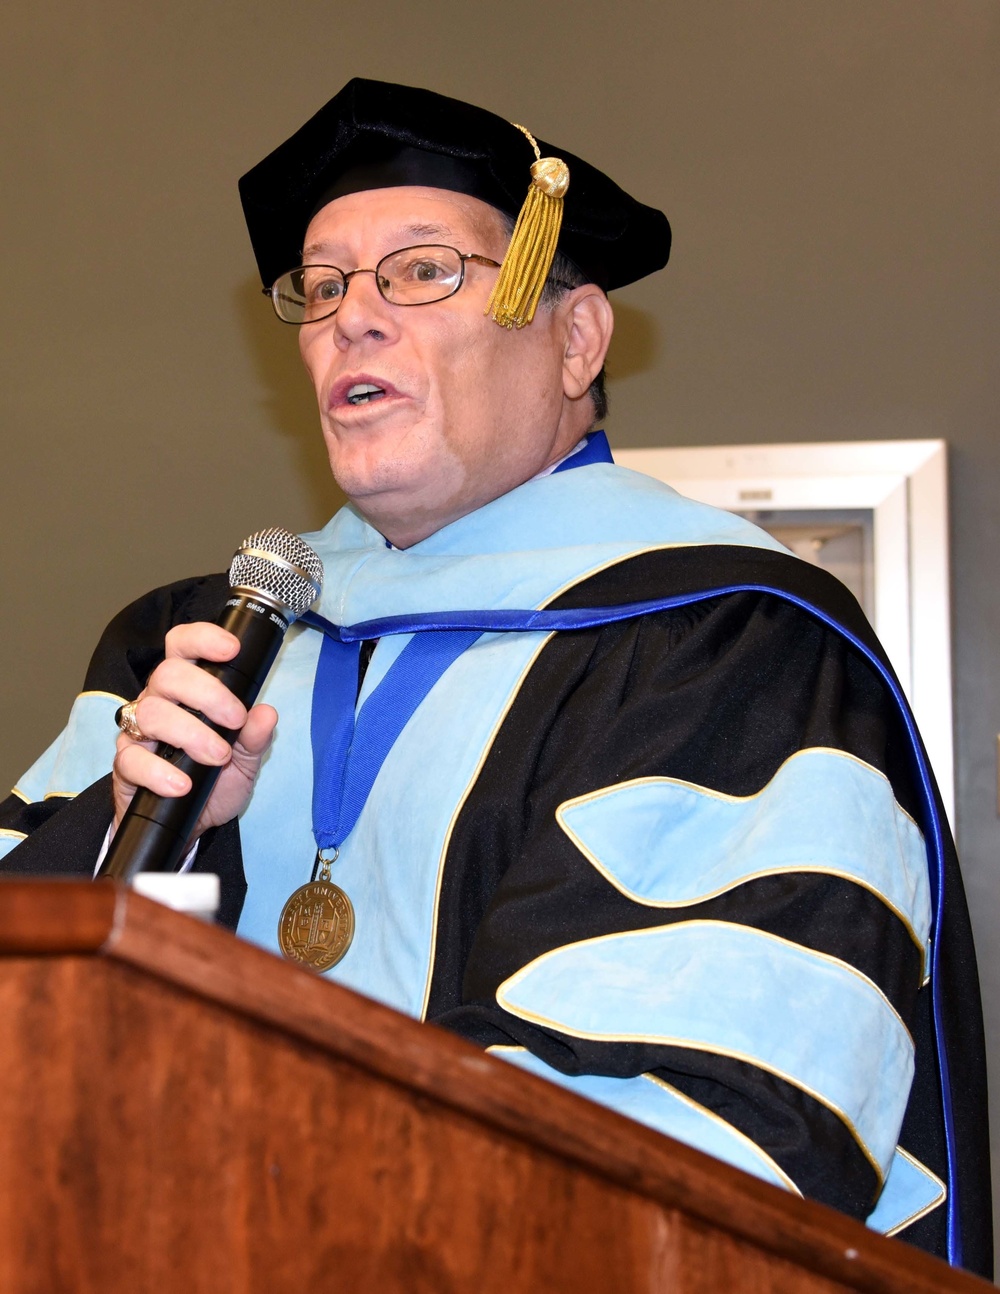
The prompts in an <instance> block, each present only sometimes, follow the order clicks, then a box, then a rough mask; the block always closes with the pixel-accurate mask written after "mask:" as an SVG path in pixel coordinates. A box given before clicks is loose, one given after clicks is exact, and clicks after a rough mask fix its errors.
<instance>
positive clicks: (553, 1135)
mask: <svg viewBox="0 0 1000 1294" xmlns="http://www.w3.org/2000/svg"><path fill="white" fill-rule="evenodd" d="M0 1012H2V1014H0V1019H2V1045H0V1290H3V1291H4V1292H5V1294H28V1292H29V1291H30V1292H31V1294H36V1292H37V1294H89V1292H90V1291H94V1292H95V1294H96V1292H97V1291H102V1292H110V1294H116V1292H117V1291H128V1292H129V1294H142V1292H145V1291H157V1292H158V1294H172V1292H173V1291H180V1292H181V1294H197V1292H198V1291H213V1294H228V1292H229V1291H232V1292H233V1294H237V1292H239V1294H244V1292H245V1291H260V1292H261V1294H282V1292H283V1291H286V1290H288V1291H297V1292H298V1291H308V1292H309V1294H318V1292H320V1291H322V1292H323V1294H326V1292H327V1291H352V1292H353V1291H358V1292H359V1294H360V1292H367V1291H379V1294H381V1292H382V1291H405V1292H406V1294H423V1292H424V1291H427V1292H428V1294H430V1292H432V1291H433V1294H450V1292H452V1291H456V1292H457V1291H463V1292H464V1291H476V1292H477V1294H492V1292H493V1291H497V1294H500V1292H502V1294H521V1292H522V1291H524V1292H527V1291H531V1292H532V1294H540V1292H542V1291H545V1292H546V1294H548V1292H549V1291H573V1292H574V1294H580V1292H585V1294H603V1292H604V1291H607V1292H608V1294H612V1292H613V1294H632V1292H633V1291H635V1292H638V1291H643V1292H644V1294H645V1292H647V1291H648V1292H650V1294H652V1292H653V1291H663V1292H664V1294H666V1292H668V1291H669V1292H670V1294H675V1292H676V1294H689V1292H693V1291H698V1292H705V1294H719V1291H743V1290H747V1291H755V1292H759V1294H764V1291H768V1292H776V1294H784V1292H786V1291H810V1292H811V1291H816V1292H817V1294H819V1292H820V1291H822V1292H823V1294H831V1292H832V1291H835V1290H845V1289H847V1290H867V1291H879V1292H880V1294H916V1292H923V1291H926V1292H927V1294H931V1291H935V1292H940V1291H956V1292H958V1291H969V1294H972V1292H973V1291H975V1290H987V1289H990V1288H992V1287H990V1286H988V1285H987V1284H986V1283H985V1282H982V1281H980V1280H978V1279H976V1278H974V1277H971V1276H968V1275H965V1274H963V1273H959V1272H955V1271H952V1270H950V1269H949V1268H947V1267H946V1266H945V1265H944V1264H943V1263H940V1262H937V1261H936V1260H934V1259H931V1258H928V1257H926V1256H924V1255H922V1254H920V1253H918V1252H917V1251H916V1250H914V1249H912V1248H910V1247H909V1246H908V1245H905V1244H903V1243H902V1242H900V1241H893V1240H884V1239H882V1238H880V1237H878V1236H875V1235H873V1234H872V1233H871V1232H869V1231H868V1230H867V1229H866V1228H865V1227H863V1226H861V1225H860V1224H858V1223H855V1222H852V1221H851V1220H850V1219H848V1218H846V1217H843V1216H841V1215H840V1214H838V1213H835V1212H833V1211H832V1210H829V1209H826V1208H824V1207H822V1206H821V1205H818V1204H813V1203H809V1202H806V1201H803V1200H800V1199H796V1198H792V1197H790V1196H788V1195H786V1194H784V1193H783V1192H781V1191H779V1190H777V1189H775V1188H773V1187H771V1186H768V1185H766V1184H764V1183H762V1182H758V1181H756V1180H755V1179H753V1178H751V1177H748V1176H746V1175H744V1174H743V1173H740V1172H738V1171H736V1170H735V1169H732V1168H729V1167H727V1166H726V1165H724V1164H721V1163H718V1162H716V1161H715V1160H713V1159H710V1158H708V1157H706V1156H705V1155H702V1154H700V1153H698V1152H697V1151H694V1150H691V1149H689V1148H688V1147H686V1146H683V1145H680V1144H679V1143H677V1142H674V1141H671V1140H668V1139H667V1138H665V1137H662V1136H660V1135H659V1134H657V1133H655V1132H652V1131H650V1130H648V1129H646V1128H643V1127H641V1126H639V1125H638V1124H635V1123H632V1122H631V1121H630V1120H627V1119H624V1118H622V1117H620V1116H619V1115H617V1114H613V1113H612V1112H611V1111H609V1110H606V1109H603V1108H602V1107H600V1106H597V1105H593V1104H591V1103H590V1102H588V1101H583V1100H581V1099H579V1098H577V1097H575V1096H573V1095H571V1094H569V1093H567V1092H565V1091H563V1090H561V1089H559V1088H557V1087H555V1086H554V1085H552V1084H549V1083H546V1082H544V1081H543V1080H541V1079H536V1078H534V1077H532V1076H531V1075H528V1074H525V1073H522V1072H521V1071H519V1070H517V1069H515V1068H514V1067H513V1066H508V1065H507V1064H505V1063H504V1062H503V1061H500V1060H496V1059H494V1058H492V1057H489V1056H486V1055H484V1054H483V1053H481V1052H479V1051H477V1050H476V1049H475V1048H473V1047H471V1046H469V1045H467V1044H466V1043H465V1042H463V1041H462V1040H461V1039H459V1038H456V1037H452V1036H451V1035H450V1034H448V1033H446V1032H444V1031H443V1030H439V1029H435V1028H433V1027H432V1026H428V1025H421V1024H418V1023H417V1022H415V1021H413V1020H410V1019H407V1018H405V1017H403V1016H401V1015H399V1014H397V1013H396V1012H394V1011H391V1010H389V1009H388V1008H386V1007H382V1006H379V1005H377V1004H375V1003H373V1002H370V1001H368V1000H367V999H365V998H362V997H359V996H358V995H357V994H354V993H351V992H348V991H347V990H345V989H342V988H339V987H337V986H336V985H334V984H330V983H327V982H325V981H323V980H322V979H318V978H316V977H314V976H313V975H312V974H311V973H309V972H308V971H303V970H299V969H298V968H296V967H294V966H291V965H286V964H285V963H283V962H281V961H280V960H278V959H277V958H275V957H272V956H270V955H269V954H267V953H265V952H263V951H261V950H260V949H258V948H255V947H252V946H251V945H249V944H246V943H243V942H241V941H239V940H237V939H235V938H234V937H233V936H231V935H230V934H228V933H227V932H225V931H222V930H219V929H216V928H213V927H210V926H206V925H202V924H201V923H199V922H197V921H195V920H193V919H191V918H188V917H183V916H178V915H176V914H175V913H173V912H170V911H168V910H167V909H165V908H162V907H160V906H159V905H157V904H155V903H152V902H150V901H148V900H145V899H142V898H139V897H138V896H136V895H134V894H131V893H130V892H129V891H127V890H125V889H122V888H120V887H116V886H113V885H111V884H110V883H104V882H101V883H98V884H86V883H80V882H71V881H66V882H61V881H33V882H32V881H28V882H25V881H13V880H12V881H5V882H3V884H2V886H0Z"/></svg>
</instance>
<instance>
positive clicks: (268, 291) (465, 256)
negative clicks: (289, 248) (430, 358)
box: [261, 243, 500, 328]
mask: <svg viewBox="0 0 1000 1294" xmlns="http://www.w3.org/2000/svg"><path fill="white" fill-rule="evenodd" d="M433 247H440V248H442V249H443V250H445V251H449V252H454V253H455V255H456V256H457V257H458V259H459V261H460V263H461V272H460V274H459V276H458V282H457V283H456V284H455V286H454V287H453V288H452V289H451V291H450V292H446V293H445V295H444V296H442V297H434V298H433V299H432V300H430V301H392V300H390V299H389V297H387V296H386V295H385V292H384V290H383V288H382V283H381V281H380V275H379V270H380V269H381V268H382V266H383V265H384V264H385V263H386V261H391V260H392V258H393V257H394V256H398V255H399V254H400V252H416V251H421V250H422V249H424V248H427V249H428V250H429V249H430V248H433ZM466 261H475V262H476V263H477V264H478V265H488V266H491V267H492V268H493V269H499V268H500V262H499V261H494V260H491V259H490V257H488V256H482V255H480V254H479V253H478V252H460V251H459V250H458V248H457V247H449V246H448V244H447V243H413V244H411V245H410V246H409V247H397V248H396V249H395V251H392V252H387V253H386V254H385V256H383V257H382V258H381V260H379V261H378V262H377V263H376V265H375V268H374V269H373V270H369V269H356V270H342V269H341V268H340V266H339V265H296V266H295V268H294V269H291V270H286V271H285V273H284V274H279V276H278V277H277V278H276V279H275V280H274V282H273V283H272V284H271V286H270V287H269V288H261V295H262V296H265V297H270V299H271V305H272V306H273V308H274V313H275V314H276V315H277V317H278V319H279V320H280V321H281V322H282V323H286V324H291V326H292V327H293V328H302V327H304V326H305V325H306V324H314V323H322V322H323V321H324V320H325V319H330V318H332V317H333V316H334V315H335V314H336V313H337V311H338V310H339V309H340V307H341V306H342V305H343V303H344V300H345V299H346V297H347V290H348V288H349V287H350V286H351V279H353V278H354V276H355V275H356V274H374V275H375V286H376V287H377V288H378V294H379V296H380V297H381V298H382V300H383V301H384V302H385V303H386V304H387V305H390V306H400V307H401V308H404V309H408V308H410V307H412V306H433V305H437V303H438V302H439V301H447V300H448V298H449V297H453V296H454V295H455V293H456V292H458V290H459V289H460V288H461V286H462V284H463V283H464V282H465V263H466ZM313 269H315V270H336V271H337V273H338V274H339V275H340V277H341V278H342V279H343V280H344V295H343V296H342V297H341V299H340V300H339V301H338V302H337V304H336V305H335V306H334V308H333V309H332V310H330V311H328V312H327V313H326V314H324V315H317V316H316V318H315V319H286V318H285V317H284V315H283V314H282V313H281V311H280V310H279V309H278V303H277V299H276V296H277V289H278V284H279V283H281V281H282V280H283V279H286V278H287V277H288V276H289V275H290V274H294V273H295V272H296V270H313Z"/></svg>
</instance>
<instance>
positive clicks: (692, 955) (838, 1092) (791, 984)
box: [496, 921, 913, 1179]
mask: <svg viewBox="0 0 1000 1294" xmlns="http://www.w3.org/2000/svg"><path fill="white" fill-rule="evenodd" d="M496 996H497V1001H498V1003H499V1004H500V1006H501V1007H503V1008H504V1009H505V1010H507V1011H510V1012H512V1013H513V1014H514V1015H517V1016H520V1017H521V1018H522V1019H525V1020H530V1021H532V1022H533V1023H535V1024H538V1025H540V1026H542V1027H543V1028H549V1029H554V1030H558V1031H559V1032H561V1033H566V1034H569V1035H571V1036H574V1037H579V1038H587V1039H591V1040H594V1041H600V1042H645V1043H650V1044H654V1045H657V1044H660V1045H666V1046H670V1045H674V1046H680V1047H691V1048H695V1049H698V1050H702V1051H711V1052H714V1053H716V1054H719V1055H724V1056H732V1057H734V1058H735V1059H738V1060H744V1061H748V1062H749V1063H750V1064H753V1065H758V1066H760V1067H761V1068H762V1069H766V1070H768V1071H770V1072H771V1073H773V1074H776V1075H777V1076H778V1077H780V1078H783V1079H785V1080H786V1081H787V1082H790V1083H793V1084H794V1085H795V1086H796V1087H799V1088H801V1089H802V1090H803V1091H805V1092H808V1093H809V1094H810V1095H812V1096H813V1097H815V1098H816V1099H817V1100H819V1101H821V1102H822V1103H823V1104H824V1105H826V1106H828V1107H829V1108H830V1109H831V1110H832V1111H833V1112H834V1113H835V1114H837V1115H838V1116H839V1117H840V1118H841V1119H842V1120H843V1121H844V1123H845V1124H846V1125H847V1127H848V1128H849V1129H850V1131H851V1132H852V1133H853V1135H854V1136H855V1138H856V1139H857V1141H858V1143H859V1145H860V1147H861V1149H862V1150H863V1151H864V1152H865V1154H866V1155H867V1156H868V1158H869V1159H870V1160H871V1162H872V1164H873V1166H874V1167H875V1168H876V1171H878V1173H879V1174H880V1176H881V1177H882V1178H883V1179H884V1177H885V1174H886V1173H887V1172H888V1169H889V1165H890V1163H891V1162H892V1157H893V1152H894V1150H895V1148H896V1138H897V1136H898V1134H899V1128H900V1124H901V1123H902V1120H903V1112H904V1110H905V1108H906V1100H907V1096H908V1094H909V1091H910V1083H911V1080H912V1078H913V1043H912V1041H911V1039H910V1035H909V1034H908V1033H907V1031H906V1028H905V1026H904V1025H903V1022H902V1021H901V1020H900V1018H899V1016H898V1015H897V1014H896V1012H895V1011H894V1010H893V1008H892V1007H891V1005H890V1004H889V1002H888V1000H887V999H886V998H885V996H884V995H883V994H882V993H881V991H880V990H879V989H878V988H877V987H876V986H875V985H874V984H873V983H872V982H871V981H870V980H869V979H867V978H866V977H865V976H863V975H861V974H860V973H859V972H857V971H855V970H853V969H852V968H851V967H850V966H848V965H847V964H846V963H844V962H841V961H838V960H837V959H836V958H833V957H829V956H827V955H826V954H823V953H817V952H813V951H811V950H810V949H808V948H803V947H802V946H801V945H799V944H794V943H790V942H789V941H788V940H785V939H779V938H778V937H777V936H775V935H769V934H765V933H764V932H762V931H759V930H754V929H751V928H750V927H748V926H739V925H734V924H730V923H728V922H723V921H686V922H681V923H679V924H677V925H671V926H663V927H658V928H656V929H651V930H649V929H647V930H634V931H628V932H626V933H622V934H614V935H604V936H601V937H600V938H597V939H588V940H584V941H582V942H580V943H575V944H568V945H566V946H564V947H562V948H555V949H553V950H552V951H551V952H548V953H545V954H543V955H542V956H541V957H538V958H536V959H535V960H534V961H532V962H530V963H529V964H528V965H527V966H525V967H523V968H522V969H521V970H519V971H517V972H516V973H515V974H514V975H512V976H511V977H510V978H509V979H507V980H505V981H504V983H503V984H501V985H500V987H499V988H498V989H497V995H496Z"/></svg>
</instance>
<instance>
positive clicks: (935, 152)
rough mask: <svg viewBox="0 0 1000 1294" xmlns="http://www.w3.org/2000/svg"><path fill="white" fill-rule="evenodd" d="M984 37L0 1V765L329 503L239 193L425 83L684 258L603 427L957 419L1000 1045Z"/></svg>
mask: <svg viewBox="0 0 1000 1294" xmlns="http://www.w3.org/2000/svg"><path fill="white" fill-rule="evenodd" d="M998 45H1000V7H998V4H997V0H836V2H835V3H833V4H831V3H829V2H828V0H822V2H821V0H752V2H751V0H618V2H617V3H615V4H608V5H599V4H597V3H591V2H590V0H577V3H574V4H548V5H543V4H539V3H537V0H508V2H507V3H505V4H502V5H501V4H493V5H477V4H474V3H460V2H459V0H438V3H436V4H433V5H429V6H426V7H421V6H418V5H414V4H412V3H403V0H366V3H364V4H358V5H353V4H352V5H346V4H337V3H329V2H327V3H324V4H319V3H315V2H314V0H289V2H288V3H287V4H285V5H280V6H279V5H275V4H265V3H262V2H261V0H242V2H236V0H230V2H229V3H226V2H225V0H222V2H221V3H217V4H206V3H204V2H203V0H198V2H195V0H172V3H171V4H169V5H141V4H135V3H128V4H126V3H124V2H123V0H91V3H89V4H87V5H80V4H72V3H69V0H36V3H34V4H32V5H28V4H20V5H15V4H8V5H6V6H4V13H3V17H2V18H0V114H2V115H0V120H2V122H3V130H2V136H3V142H2V145H0V147H2V159H3V160H2V173H0V212H2V225H0V249H2V255H3V275H2V280H0V282H2V286H3V316H2V317H3V325H2V326H3V334H4V335H3V346H2V348H0V380H2V390H3V395H4V400H3V406H2V408H3V414H2V416H3V432H4V443H5V449H6V452H5V455H4V464H5V469H6V470H5V471H4V473H3V477H2V482H0V491H2V502H3V506H4V512H5V519H6V524H5V526H4V530H3V537H4V538H3V563H2V579H3V585H2V593H3V605H4V607H5V609H6V612H7V624H8V626H9V627H8V629H7V631H6V633H5V634H4V635H3V640H2V643H0V720H2V731H3V741H2V743H0V765H2V767H0V776H2V778H3V779H4V780H6V781H8V782H9V781H10V780H12V779H13V778H14V777H15V776H16V775H17V773H19V772H20V771H21V770H22V769H23V767H24V766H25V765H26V764H27V763H28V762H30V760H31V759H32V758H33V757H34V756H35V755H36V754H37V753H38V752H39V750H40V749H41V748H42V747H43V746H44V745H45V744H46V743H47V742H48V741H49V740H50V739H51V738H52V737H53V736H54V735H55V733H56V731H57V730H58V728H59V726H60V723H61V718H62V715H63V714H64V712H65V710H66V707H67V705H68V703H69V702H70V700H71V699H72V696H73V694H74V691H75V689H76V687H77V686H78V681H79V680H80V679H81V677H82V674H83V670H84V667H85V665H86V659H87V656H88V653H89V651H90V648H91V646H92V644H93V641H94V639H95V636H96V634H97V633H98V631H99V629H100V627H101V625H102V624H103V623H104V621H105V620H106V619H107V618H108V617H109V616H110V615H111V614H112V613H113V612H114V611H115V610H116V609H117V608H118V607H119V606H120V605H121V604H122V603H123V602H124V601H126V600H128V599H130V598H131V597H134V596H136V595H138V594H139V593H140V592H142V591H143V590H144V589H146V588H147V587H149V586H150V585H153V584H156V583H159V582H162V581H165V580H169V579H174V578H179V577H181V576H184V575H186V574H190V573H193V572H196V571H201V570H204V569H217V568H219V567H221V566H223V565H224V564H225V563H226V561H227V560H228V557H229V554H230V552H231V550H232V548H233V546H234V544H235V543H236V542H237V541H238V540H239V539H240V538H241V537H242V536H243V535H244V534H245V533H247V532H249V531H250V530H252V529H254V528H256V527H258V526H260V525H264V524H270V523H272V522H276V523H279V524H283V525H287V526H290V527H293V528H306V527H309V526H312V525H314V524H317V523H319V522H320V521H321V520H322V519H324V518H325V516H326V515H327V514H328V512H329V511H330V510H331V509H332V507H333V506H334V505H335V503H336V493H335V491H334V489H333V488H332V486H331V484H330V482H329V480H328V478H327V475H326V471H325V465H324V461H323V456H322V453H321V450H320V448H319V444H318V438H317V436H316V434H315V432H314V428H313V421H314V419H313V416H312V411H311V399H310V396H309V394H308V392H307V391H306V389H305V386H304V384H303V382H302V380H301V379H300V377H299V373H298V364H297V359H296V355H295V341H294V336H293V334H292V330H291V329H282V328H281V326H280V325H279V324H277V323H276V322H275V321H273V320H272V318H271V316H270V312H269V308H268V306H267V303H266V302H265V301H264V300H263V298H261V297H260V296H259V295H258V291H257V289H258V286H259V285H258V284H257V283H256V280H255V278H254V265H253V259H252V256H251V254H250V249H249V246H248V244H247V241H246V237H245V234H244V232H243V229H242V225H241V218H240V212H239V206H238V202H237V197H236V188H235V181H236V178H237V176H238V175H239V174H240V173H241V172H242V171H243V170H244V169H246V168H247V167H248V166H250V165H251V164H253V163H254V162H255V161H257V160H258V158H259V157H260V156H261V155H262V154H263V153H264V152H265V151H266V150H268V149H269V148H270V147H272V146H273V145H275V144H276V143H278V142H279V141H280V140H281V139H283V138H284V137H285V136H286V135H287V134H288V133H289V132H290V131H291V130H292V129H294V128H295V127H296V126H298V125H299V124H300V123H301V121H302V120H304V118H305V117H306V116H307V115H308V114H310V113H311V112H312V111H314V110H315V109H316V108H317V107H318V106H319V105H320V104H321V103H322V102H323V101H324V100H325V99H326V98H327V97H329V95H331V94H332V93H333V92H334V91H335V90H336V89H337V88H339V86H340V85H341V84H342V83H343V81H345V80H346V79H347V78H348V77H350V76H352V75H355V74H362V75H368V76H382V77H385V78H387V79H394V80H401V81H408V82H411V83H417V84H425V85H428V86H431V87H433V88H436V89H439V90H442V91H444V92H446V93H450V94H455V95H458V96H460V97H465V98H471V99H474V100H476V101H477V102H479V103H482V104H484V105H485V106H487V107H490V108H493V109H495V110H496V111H498V112H501V113H503V114H505V115H508V116H511V117H514V118H516V119H517V120H519V121H522V122H524V123H526V124H527V125H529V126H530V127H531V128H532V129H533V130H536V131H537V132H538V133H540V134H541V135H543V136H545V137H547V138H549V139H553V140H556V141H559V142H564V143H565V145H566V146H567V147H568V148H570V149H571V150H573V151H577V152H580V153H583V154H585V155H586V156H587V157H589V158H590V159H592V160H593V161H594V162H596V163H597V164H598V165H602V166H604V167H605V168H607V169H608V170H610V171H611V172H612V173H613V174H614V175H615V177H616V178H618V179H619V180H620V181H621V182H622V183H623V184H624V185H625V186H626V187H628V188H629V189H631V190H632V191H634V192H635V193H636V194H637V195H639V196H641V197H642V198H644V199H645V200H647V201H649V202H653V203H656V204H659V205H662V206H663V207H664V208H665V209H666V210H667V211H668V213H669V214H670V216H671V219H672V220H673V223H674V229H675V252H674V259H673V261H672V263H671V265H670V267H669V268H668V269H667V271H666V272H665V273H663V274H661V275H659V276H657V277H655V278H654V279H652V280H651V281H649V282H648V283H646V284H643V285H639V286H637V287H635V288H633V289H629V290H627V291H625V292H622V293H620V294H619V296H618V306H619V334H618V337H617V339H616V342H615V346H614V349H613V352H612V358H611V371H612V377H613V383H612V394H613V415H612V419H611V423H610V430H611V432H612V437H613V439H616V440H617V441H618V443H619V444H622V445H640V444H655V443H660V442H669V443H675V444H708V443H725V442H731V441H757V440H800V439H801V440H813V439H815V440H822V439H850V438H873V437H908V438H909V437H919V436H942V437H945V438H947V439H948V441H949V442H950V444H951V446H952V448H953V469H954V499H953V504H954V512H955V519H954V540H955V543H954V558H955V569H956V585H955V588H956V612H957V622H956V623H957V629H956V678H957V684H956V686H957V697H956V701H957V723H958V759H959V768H958V780H959V830H960V834H961V837H962V844H963V849H964V854H965V857H966V876H967V883H968V885H969V888H970V890H971V891H972V896H973V908H974V915H975V917H976V920H977V928H978V933H979V941H980V948H981V959H982V961H983V969H984V976H983V978H984V987H985V989H986V993H987V997H988V1020H989V1025H990V1030H991V1040H992V1046H993V1049H994V1055H995V1056H996V1057H997V1060H998V1062H1000V942H998V941H997V940H996V938H995V935H994V931H995V930H996V929H997V925H998V918H1000V884H998V880H1000V878H998V870H1000V869H998V865H997V864H998V845H1000V839H998V835H1000V833H998V823H997V818H996V808H995V777H996V771H995V755H994V738H995V734H996V732H997V731H998V730H1000V684H998V679H997V660H998V655H1000V615H998V606H997V597H996V574H995V567H996V564H997V556H996V554H997V553H998V552H1000V542H998V540H1000V524H998V519H1000V444H998V438H997V434H996V410H997V409H998V408H1000V390H998V385H1000V383H998V379H997V375H996V373H997V371H996V361H995V357H994V351H995V348H996V342H997V322H998V320H997V313H998V308H997V302H998V291H997V289H998V283H997V266H998V264H1000V255H998V252H1000V247H998V241H1000V239H998V225H997V211H998V196H1000V195H998V187H1000V186H998V171H1000V166H998V155H997V144H996V134H995V131H996V104H997V101H998V94H997V92H998V88H1000V86H998V81H1000V76H998ZM15 625H16V626H17V628H14V627H13V626H15ZM994 1069H995V1072H997V1073H1000V1064H997V1065H995V1066H994ZM996 1086H997V1087H998V1088H1000V1078H998V1079H997V1082H996ZM994 1124H995V1126H996V1127H997V1128H998V1130H1000V1113H998V1116H997V1117H996V1118H995V1119H994Z"/></svg>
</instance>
